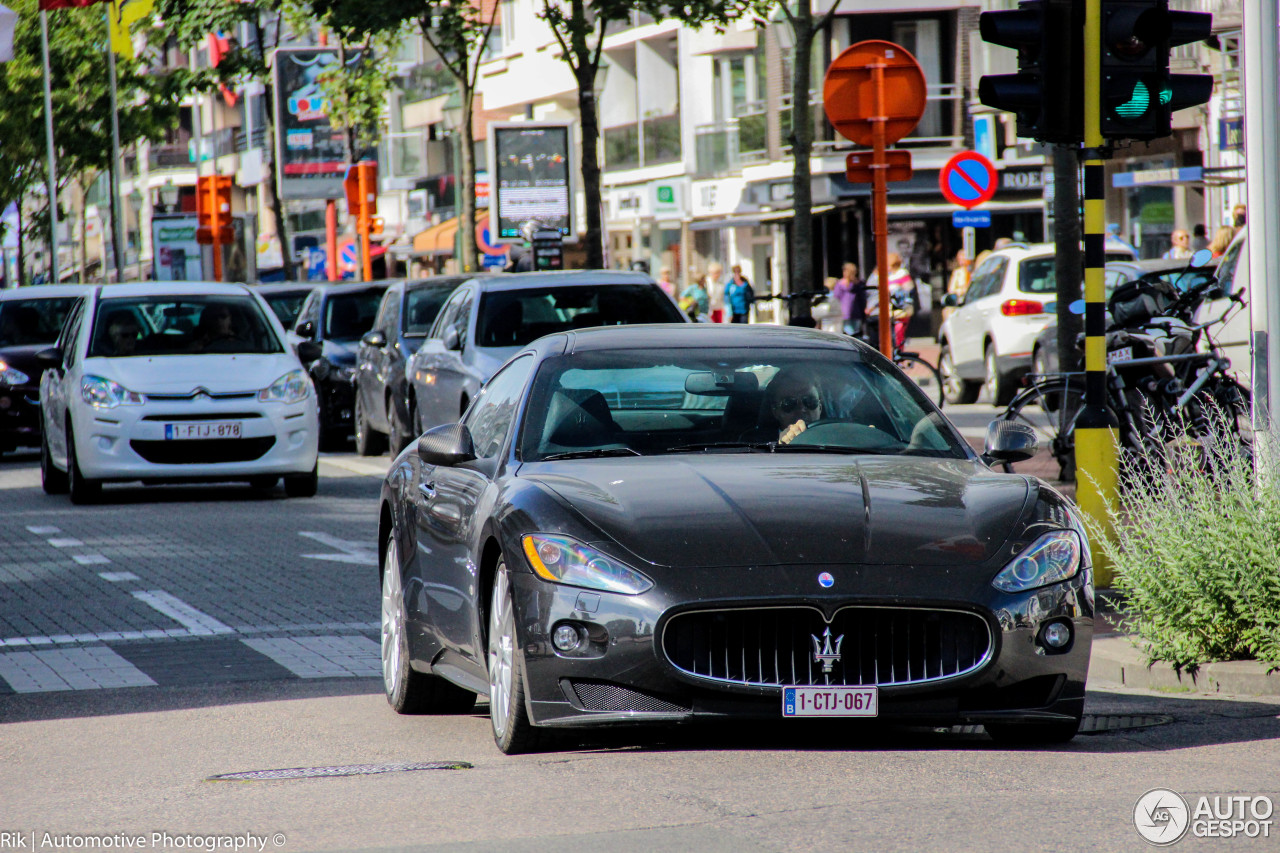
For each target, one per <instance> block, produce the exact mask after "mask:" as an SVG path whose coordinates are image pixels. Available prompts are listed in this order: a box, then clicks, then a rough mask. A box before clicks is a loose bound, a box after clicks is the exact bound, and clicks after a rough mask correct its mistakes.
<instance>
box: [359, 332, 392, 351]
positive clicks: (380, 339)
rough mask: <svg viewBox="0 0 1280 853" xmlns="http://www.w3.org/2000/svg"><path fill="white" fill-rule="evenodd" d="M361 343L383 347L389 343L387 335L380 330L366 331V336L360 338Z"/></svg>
mask: <svg viewBox="0 0 1280 853" xmlns="http://www.w3.org/2000/svg"><path fill="white" fill-rule="evenodd" d="M360 343H362V344H364V345H365V346H369V347H377V348H378V349H382V348H383V347H385V346H386V345H387V336H386V335H384V334H382V332H379V331H372V332H365V333H364V337H363V338H361V339H360Z"/></svg>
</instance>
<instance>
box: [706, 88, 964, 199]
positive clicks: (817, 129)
mask: <svg viewBox="0 0 1280 853" xmlns="http://www.w3.org/2000/svg"><path fill="white" fill-rule="evenodd" d="M963 99H964V91H963V89H962V87H960V86H959V85H956V84H951V83H947V84H940V85H930V86H929V87H928V91H927V100H926V102H925V110H924V115H923V116H922V117H921V119H920V123H919V124H917V125H916V128H915V130H913V131H912V132H911V133H910V134H909V135H908V136H906V137H904V138H903V139H902V140H900V141H899V142H898V143H897V145H898V147H903V148H926V147H939V148H957V149H958V148H960V147H961V146H962V145H963V142H964V140H963V137H962V136H959V135H956V134H954V133H953V132H952V129H953V127H954V116H955V111H956V110H957V109H960V108H961V107H962V106H963V103H962V102H963ZM809 108H810V110H811V111H812V113H813V139H814V153H823V152H825V151H830V150H833V149H836V148H846V147H848V145H849V143H848V141H847V140H845V139H844V138H843V137H841V136H839V135H838V134H836V132H835V129H834V128H833V127H832V126H831V125H830V124H829V123H828V122H827V117H826V114H825V113H824V112H823V110H822V100H821V98H820V97H819V96H818V93H816V92H814V93H812V94H811V96H810V101H809ZM778 125H779V132H780V135H781V140H780V141H781V146H782V150H783V151H790V149H791V146H790V144H789V137H790V135H791V97H790V96H785V97H783V98H782V103H781V109H780V110H779V111H778ZM765 127H766V122H765V105H764V102H763V101H748V102H746V103H744V104H743V105H742V106H741V107H740V109H739V114H738V116H737V117H736V118H733V119H730V120H729V121H725V122H717V123H715V124H704V125H700V126H698V127H697V128H695V129H694V137H695V140H696V145H697V160H698V162H697V165H696V167H695V168H696V173H697V175H698V176H699V177H704V178H709V177H716V176H719V175H727V174H731V173H735V172H738V171H740V170H741V169H742V167H743V166H744V165H750V164H751V163H759V162H763V161H764V160H765V159H767V157H768V155H767V148H768V139H767V135H766V132H765Z"/></svg>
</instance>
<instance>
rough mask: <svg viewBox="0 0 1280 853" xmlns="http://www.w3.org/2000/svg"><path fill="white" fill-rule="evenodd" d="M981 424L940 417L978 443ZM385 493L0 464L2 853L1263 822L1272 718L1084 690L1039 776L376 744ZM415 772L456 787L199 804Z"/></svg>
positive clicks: (434, 733) (480, 722) (782, 752)
mask: <svg viewBox="0 0 1280 853" xmlns="http://www.w3.org/2000/svg"><path fill="white" fill-rule="evenodd" d="M991 411H992V410H991V408H990V407H989V406H988V407H984V406H982V405H980V404H979V405H977V406H974V407H963V408H960V407H957V409H956V410H955V411H954V416H955V418H956V420H957V422H958V423H959V424H960V425H961V427H962V429H963V430H965V431H969V430H971V429H976V430H979V431H980V430H981V427H982V425H983V424H984V423H985V419H989V418H990V413H991ZM385 465H386V460H385V459H376V460H361V459H358V458H356V457H354V456H352V455H344V456H331V457H326V458H325V460H324V462H323V463H322V466H321V473H322V480H321V485H320V493H319V495H318V496H317V497H316V498H314V499H310V500H288V499H285V498H284V496H283V492H282V490H279V489H277V490H276V491H274V492H273V493H271V494H270V495H268V496H263V495H260V494H257V493H255V492H253V491H251V490H249V489H247V488H243V487H238V486H227V487H216V488H207V487H173V488H151V489H144V488H141V487H139V488H132V487H109V488H108V490H107V491H106V500H105V501H104V503H103V504H102V505H99V506H92V507H72V506H71V505H70V503H69V502H68V501H67V500H66V499H65V498H54V497H47V496H45V495H44V494H43V493H42V492H41V491H40V488H39V472H38V464H37V460H36V459H35V457H34V456H32V455H25V456H14V455H10V456H7V457H5V458H4V460H3V461H2V462H0V643H2V644H3V645H0V817H2V818H3V820H0V849H24V848H22V847H18V846H17V844H16V842H17V841H22V842H23V843H25V845H26V847H25V849H32V842H35V845H34V849H52V848H51V847H45V846H43V842H45V841H46V840H48V841H49V842H50V844H55V843H58V842H59V840H60V839H61V838H62V836H64V835H66V834H70V835H72V836H74V838H73V839H71V840H70V842H64V843H63V849H66V848H67V847H73V848H74V847H77V846H79V847H83V846H85V845H86V843H87V842H85V841H84V840H83V838H84V836H85V835H90V834H91V835H98V836H104V835H106V836H116V834H123V836H138V835H141V836H143V841H142V842H141V843H138V844H131V845H129V846H121V845H120V842H119V841H118V840H117V841H116V849H147V850H157V849H208V842H207V840H205V839H193V838H191V837H188V835H187V834H194V835H196V836H202V837H203V836H209V835H227V836H237V835H238V836H240V837H241V839H242V840H243V841H245V842H247V843H248V844H250V845H251V846H249V847H245V848H243V849H255V850H256V849H258V847H257V846H256V844H257V840H258V839H259V838H260V839H261V843H262V845H263V848H264V849H268V850H288V851H294V850H317V849H378V850H391V849H408V848H418V849H422V848H426V849H474V850H499V851H526V850H527V851H543V850H546V851H551V850H554V851H557V853H560V851H576V850H599V849H609V850H659V851H665V850H672V851H675V850H712V851H719V850H724V851H735V853H741V851H755V850H833V849H850V850H962V849H963V850H970V849H972V850H984V851H997V850H1015V849H1017V850H1026V849H1036V850H1041V849H1043V850H1080V849H1105V850H1138V849H1146V848H1147V845H1146V842H1144V841H1142V840H1141V838H1140V837H1139V835H1138V833H1137V831H1136V830H1135V828H1134V824H1133V810H1134V805H1135V803H1136V801H1137V800H1138V798H1139V797H1140V796H1141V795H1142V794H1143V793H1144V792H1146V791H1148V790H1150V789H1152V788H1155V787H1167V788H1170V789H1172V790H1174V791H1177V792H1179V793H1181V794H1183V795H1184V796H1187V797H1188V798H1191V797H1193V796H1195V795H1200V794H1206V795H1212V794H1219V795H1229V794H1248V795H1253V794H1265V795H1269V796H1270V797H1271V798H1272V799H1273V800H1280V777H1278V776H1277V774H1276V771H1275V767H1276V763H1277V758H1278V757H1280V749H1277V737H1278V736H1280V717H1278V715H1280V704H1277V703H1272V702H1267V701H1262V700H1251V699H1248V698H1243V697H1225V696H1214V697H1199V696H1195V695H1193V694H1189V693H1186V694H1184V693H1173V694H1171V693H1142V692H1137V691H1132V690H1126V689H1124V688H1121V687H1118V686H1116V685H1108V684H1104V683H1101V682H1099V681H1096V680H1095V681H1094V682H1093V683H1092V684H1091V692H1090V694H1089V699H1088V706H1087V711H1088V713H1090V714H1092V715H1095V716H1094V717H1093V718H1092V723H1093V724H1095V725H1097V726H1099V727H1101V728H1103V729H1104V730H1103V731H1101V732H1098V733H1092V734H1082V735H1081V736H1079V737H1077V738H1076V740H1075V741H1073V742H1072V743H1070V744H1068V745H1066V746H1062V747H1057V748H1044V749H1009V748H1005V747H998V746H996V745H995V744H994V743H993V742H992V741H990V739H988V738H987V737H986V735H985V734H984V733H982V732H981V730H973V731H946V732H935V731H921V730H902V729H893V728H886V727H884V726H868V725H865V724H864V723H865V721H860V722H858V723H856V724H848V725H837V726H822V727H800V725H802V724H795V723H796V721H789V722H785V723H784V722H783V721H782V720H779V722H778V725H777V726H771V727H760V726H754V727H750V728H746V727H725V726H718V727H715V728H692V729H681V730H676V731H640V732H623V733H617V734H612V735H609V736H607V737H604V736H600V735H593V736H592V737H591V738H590V739H588V740H584V741H582V742H576V743H575V742H570V743H566V744H565V745H564V746H563V748H562V749H561V750H560V751H556V752H550V753H544V754H539V755H530V756H518V757H510V758H509V757H505V756H503V755H502V754H501V753H499V752H498V751H497V749H496V748H495V747H494V745H493V742H492V738H491V735H490V733H489V725H488V720H487V717H486V716H485V707H484V706H483V705H481V706H478V708H477V712H476V713H473V714H469V715H466V716H460V717H435V718H433V717H400V716H397V715H396V714H394V713H392V712H391V711H390V709H389V708H388V707H387V705H386V702H385V700H384V699H383V697H382V693H381V683H380V680H379V679H378V678H377V672H378V651H377V649H378V647H377V621H376V620H377V618H378V598H377V582H376V566H375V558H374V556H373V555H374V531H375V525H376V516H375V510H376V507H375V502H374V498H375V496H376V494H377V488H378V476H377V475H378V472H379V471H380V470H381V469H382V468H384V467H385ZM793 724H795V725H793ZM1135 724H1140V725H1143V726H1144V727H1142V728H1133V727H1132V726H1134V725H1135ZM1108 726H1112V727H1117V728H1107V727H1108ZM433 762H446V763H450V764H455V765H456V764H462V765H465V766H464V767H462V768H460V769H418V770H403V769H402V770H392V771H390V772H380V773H365V774H361V775H353V776H336V775H334V774H333V772H332V771H327V770H320V771H314V772H316V773H317V774H319V775H318V777H317V778H301V779H277V780H261V781H235V782H232V781H210V777H213V776H217V775H222V774H233V773H240V772H247V771H262V770H274V769H282V768H312V769H314V768H333V767H351V766H356V765H362V766H366V767H365V768H364V769H386V768H385V767H370V766H372V765H388V764H389V765H397V764H399V765H403V764H405V763H428V764H429V763H433ZM6 832H18V833H22V834H21V835H19V836H16V837H8V836H6V835H5V833H6ZM31 833H34V835H32V834H31ZM45 833H49V836H50V837H49V839H46V838H45ZM152 833H168V834H169V839H168V840H167V841H166V839H164V838H163V837H161V838H159V839H153V837H152ZM277 833H279V834H280V837H279V838H277V837H276V835H277ZM1277 833H1280V828H1278V829H1277ZM1277 833H1273V835H1275V834H1277ZM123 836H117V838H119V837H123ZM248 836H252V837H251V838H250V837H248ZM75 838H79V839H81V841H80V842H79V843H78V844H77V842H76V841H75ZM175 839H177V840H175ZM202 841H203V843H202ZM277 841H281V842H282V843H280V844H277ZM157 842H158V843H157ZM1276 844H1277V841H1276V840H1275V838H1271V839H1266V840H1250V839H1246V838H1236V839H1214V840H1208V839H1195V838H1190V837H1189V838H1187V839H1184V840H1183V841H1182V842H1180V843H1179V845H1178V846H1179V847H1180V848H1182V847H1185V848H1188V849H1252V848H1255V847H1268V848H1274V847H1275V846H1276Z"/></svg>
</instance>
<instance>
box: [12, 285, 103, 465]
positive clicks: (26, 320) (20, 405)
mask: <svg viewBox="0 0 1280 853" xmlns="http://www.w3.org/2000/svg"><path fill="white" fill-rule="evenodd" d="M88 290H89V288H87V287H84V286H82V285H66V284H64V285H40V286H39V287H20V288H16V289H13V290H0V453H5V452H8V451H10V450H13V449H14V448H16V447H39V446H40V377H41V376H42V375H43V374H44V370H45V365H43V364H41V363H40V361H39V359H37V358H36V353H37V352H39V351H40V350H42V349H47V348H48V347H51V346H53V345H54V343H55V342H56V341H57V340H58V333H59V332H61V331H62V323H63V321H64V320H66V319H67V314H68V313H69V312H70V311H71V306H72V305H74V304H75V301H76V300H77V299H78V298H80V296H82V295H83V294H85V293H87V292H88Z"/></svg>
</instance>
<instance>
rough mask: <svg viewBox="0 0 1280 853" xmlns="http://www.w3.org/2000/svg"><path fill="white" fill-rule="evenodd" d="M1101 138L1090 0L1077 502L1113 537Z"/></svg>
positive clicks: (1097, 17)
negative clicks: (1082, 380) (1110, 526)
mask: <svg viewBox="0 0 1280 853" xmlns="http://www.w3.org/2000/svg"><path fill="white" fill-rule="evenodd" d="M1102 146H1103V138H1102V0H1086V2H1085V24H1084V151H1083V158H1084V302H1085V309H1084V334H1085V339H1084V340H1085V343H1084V370H1085V389H1084V408H1083V409H1082V410H1081V412H1080V417H1079V419H1078V420H1077V421H1076V429H1075V434H1076V502H1077V503H1078V504H1079V506H1080V510H1081V511H1082V512H1084V513H1085V514H1086V515H1088V516H1089V517H1090V518H1092V519H1093V521H1094V522H1095V523H1096V524H1098V525H1099V526H1102V527H1103V529H1104V531H1105V534H1104V535H1108V536H1109V535H1111V531H1110V530H1109V529H1108V525H1107V519H1108V515H1107V509H1108V506H1109V505H1111V504H1113V503H1114V501H1115V497H1116V474H1117V471H1116V469H1117V453H1116V434H1115V426H1116V421H1115V419H1114V417H1113V416H1112V415H1111V413H1110V411H1108V409H1107V321H1106V308H1107V297H1106V289H1105V287H1104V284H1103V282H1104V278H1103V266H1104V264H1105V263H1106V250H1105V248H1106V183H1105V176H1104V172H1103V161H1102V157H1103V153H1104V152H1103V150H1102ZM1092 556H1093V570H1094V583H1095V585H1097V586H1099V587H1109V586H1111V566H1110V565H1109V564H1107V563H1106V561H1105V557H1104V556H1103V554H1102V550H1101V549H1100V548H1094V549H1093V555H1092Z"/></svg>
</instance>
